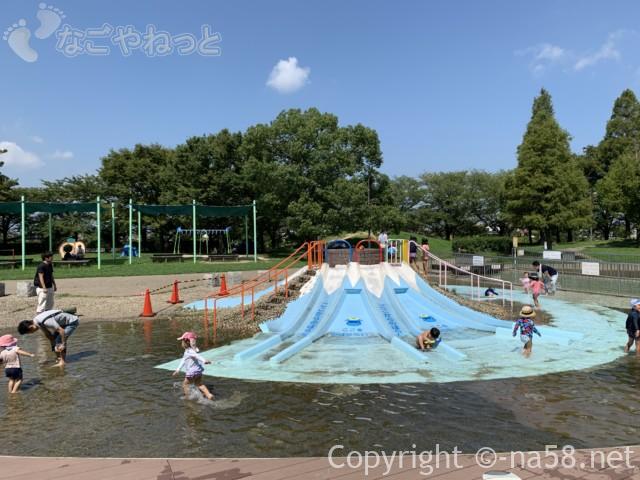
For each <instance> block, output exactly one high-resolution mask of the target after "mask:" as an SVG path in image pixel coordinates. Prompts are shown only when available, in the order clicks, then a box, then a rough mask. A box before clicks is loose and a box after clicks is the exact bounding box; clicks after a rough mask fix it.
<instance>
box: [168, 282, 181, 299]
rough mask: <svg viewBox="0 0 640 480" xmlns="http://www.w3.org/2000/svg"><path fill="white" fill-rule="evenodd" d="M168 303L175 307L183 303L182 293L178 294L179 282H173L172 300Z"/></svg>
mask: <svg viewBox="0 0 640 480" xmlns="http://www.w3.org/2000/svg"><path fill="white" fill-rule="evenodd" d="M167 303H171V304H172V305H175V304H176V303H182V300H180V293H178V280H174V281H173V290H172V291H171V298H170V299H169V300H167Z"/></svg>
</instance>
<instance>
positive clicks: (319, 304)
mask: <svg viewBox="0 0 640 480" xmlns="http://www.w3.org/2000/svg"><path fill="white" fill-rule="evenodd" d="M334 295H335V292H334ZM328 303H329V295H328V294H327V293H326V291H325V289H324V284H323V282H322V277H318V278H317V279H316V284H315V285H314V287H313V289H312V291H311V292H309V293H308V294H307V295H303V296H302V297H300V298H298V299H296V300H295V301H293V302H291V303H290V304H289V305H288V306H287V309H286V310H285V312H284V313H283V314H282V316H281V317H279V318H277V319H276V320H273V321H271V322H266V324H262V325H261V328H262V329H263V331H264V330H265V329H267V331H268V332H273V333H275V334H274V335H273V336H271V337H269V338H267V339H266V340H263V341H261V342H258V343H257V344H255V345H254V346H252V347H251V348H248V349H246V350H243V351H241V352H238V353H236V354H235V356H234V357H233V358H234V360H248V359H250V358H253V357H256V356H258V355H260V354H262V353H264V352H266V351H268V350H271V349H272V348H275V347H276V346H278V345H280V344H281V343H282V342H284V341H286V340H287V339H289V338H290V337H292V336H294V335H295V334H296V332H297V331H298V330H299V329H300V328H301V327H302V325H303V324H304V323H305V322H306V320H307V319H308V318H311V317H313V316H314V315H317V313H318V312H319V311H323V310H324V309H325V308H326V306H327V304H328Z"/></svg>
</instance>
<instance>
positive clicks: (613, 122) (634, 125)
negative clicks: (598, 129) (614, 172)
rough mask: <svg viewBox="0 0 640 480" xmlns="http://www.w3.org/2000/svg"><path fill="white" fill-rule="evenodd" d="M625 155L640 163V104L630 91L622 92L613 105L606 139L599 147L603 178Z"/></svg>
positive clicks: (605, 135)
mask: <svg viewBox="0 0 640 480" xmlns="http://www.w3.org/2000/svg"><path fill="white" fill-rule="evenodd" d="M625 154H630V155H632V156H633V158H635V160H636V161H640V103H639V102H638V99H637V98H636V96H635V94H634V93H633V92H632V91H631V90H629V89H627V90H625V91H624V92H622V94H620V96H619V97H618V98H617V99H616V101H615V103H614V104H613V111H612V112H611V118H610V119H609V121H608V122H607V128H606V131H605V134H604V138H603V139H602V141H601V142H600V144H599V145H598V160H599V162H598V163H599V168H600V173H601V176H604V175H606V173H607V172H608V171H609V168H610V167H611V165H612V164H613V162H615V161H616V160H617V159H619V158H620V157H621V156H622V155H625Z"/></svg>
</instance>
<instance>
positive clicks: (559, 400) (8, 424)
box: [0, 320, 640, 457]
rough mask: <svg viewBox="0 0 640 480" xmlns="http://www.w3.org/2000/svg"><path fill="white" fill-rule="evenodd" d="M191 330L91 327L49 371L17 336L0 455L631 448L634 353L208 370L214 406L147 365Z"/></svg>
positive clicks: (1, 409)
mask: <svg viewBox="0 0 640 480" xmlns="http://www.w3.org/2000/svg"><path fill="white" fill-rule="evenodd" d="M189 328H191V329H193V328H194V326H193V325H187V324H184V323H182V322H181V321H178V320H153V321H150V320H145V321H136V322H132V323H99V324H98V323H94V324H83V325H82V326H81V327H80V328H79V329H78V330H77V331H76V333H75V334H74V336H73V337H72V339H71V341H70V355H69V360H70V363H69V365H68V366H67V368H66V371H64V372H62V371H60V370H59V369H57V368H52V367H51V365H52V363H53V356H52V355H51V353H50V352H49V351H48V348H47V345H46V344H45V341H44V340H43V339H42V338H40V337H38V336H35V335H32V336H29V337H25V338H23V339H22V340H23V341H22V343H21V345H22V347H23V348H25V349H26V350H28V351H31V352H33V353H36V358H34V359H29V358H27V359H25V360H24V361H23V367H24V369H25V384H24V388H23V391H22V393H21V394H19V395H13V396H11V397H9V395H8V394H7V393H6V387H5V385H4V383H5V381H3V384H2V385H1V387H2V388H1V389H0V435H1V436H2V438H3V441H2V442H1V444H0V454H4V455H52V456H54V455H60V456H62V455H73V456H120V457H128V456H147V457H153V456H173V457H180V456H184V457H188V456H199V457H207V456H255V457H260V456H296V455H300V456H302V455H305V456H308V455H318V456H322V455H326V453H327V451H328V449H329V448H330V447H331V446H332V445H334V444H342V445H344V446H345V448H346V449H347V450H350V449H357V450H365V449H372V448H376V449H385V450H409V449H412V448H414V447H412V444H416V447H415V448H418V449H429V448H433V447H434V446H435V444H436V443H439V444H440V446H441V448H442V449H452V448H453V447H454V446H458V447H460V448H461V449H462V450H463V451H472V450H475V449H476V448H478V447H480V446H484V445H488V446H492V447H493V448H495V449H501V450H511V449H537V450H540V449H543V448H544V445H546V444H557V445H563V444H567V443H571V444H573V445H574V446H576V447H588V446H599V447H600V446H606V445H620V444H630V443H637V439H638V430H639V429H640V404H638V402H637V391H638V387H639V386H640V385H639V383H640V361H639V360H637V359H636V358H635V356H629V357H625V358H623V359H621V360H620V361H617V362H615V363H612V364H608V365H605V366H603V367H601V368H599V369H593V370H588V371H581V372H565V373H562V374H553V375H545V376H540V377H530V378H518V379H504V380H495V381H479V382H464V383H449V384H434V383H429V384H424V385H421V384H406V385H359V386H353V385H309V384H290V383H265V382H248V381H239V380H232V379H211V378H207V379H206V381H207V383H208V384H209V385H210V386H211V385H212V386H213V390H214V393H215V394H216V397H217V400H216V401H214V402H209V401H207V400H204V399H203V398H202V397H201V396H200V395H199V394H197V393H196V392H191V393H190V395H189V398H184V392H183V391H182V388H181V384H180V381H179V379H178V378H177V377H172V376H171V372H168V371H165V370H158V369H155V368H153V367H154V366H155V365H157V364H159V363H163V362H166V361H168V360H171V359H174V358H177V357H178V356H180V355H181V350H180V348H179V346H178V342H177V341H176V340H175V339H176V337H178V336H179V335H180V333H182V331H183V330H185V329H189ZM199 333H200V334H201V335H204V327H201V328H200V329H199ZM622 341H624V338H623V339H622ZM203 343H204V342H203ZM576 354H577V355H584V354H587V353H584V352H579V351H577V352H576ZM532 361H535V359H532Z"/></svg>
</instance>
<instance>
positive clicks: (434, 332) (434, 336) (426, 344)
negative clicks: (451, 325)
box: [416, 327, 440, 352]
mask: <svg viewBox="0 0 640 480" xmlns="http://www.w3.org/2000/svg"><path fill="white" fill-rule="evenodd" d="M439 338H440V330H438V329H437V328H435V327H433V328H432V329H431V330H425V331H424V332H422V333H421V334H420V335H418V336H417V337H416V346H417V347H418V348H419V349H420V350H422V351H423V352H424V351H425V350H431V349H432V348H434V347H435V346H437V344H438V342H439V340H438V339H439Z"/></svg>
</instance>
